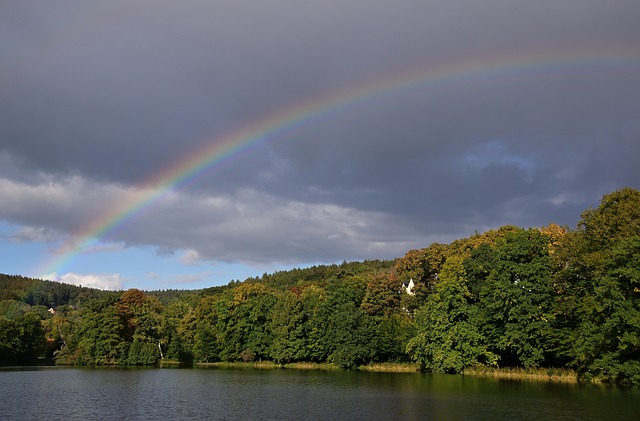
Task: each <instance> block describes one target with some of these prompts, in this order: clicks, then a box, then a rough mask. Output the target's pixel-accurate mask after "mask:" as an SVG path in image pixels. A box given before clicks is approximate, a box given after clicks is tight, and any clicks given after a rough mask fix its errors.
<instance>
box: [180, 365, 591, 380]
mask: <svg viewBox="0 0 640 421" xmlns="http://www.w3.org/2000/svg"><path fill="white" fill-rule="evenodd" d="M193 367H197V368H220V369H224V368H233V369H248V370H251V369H253V370H283V369H284V370H286V369H289V370H310V371H311V370H319V371H339V370H343V369H342V368H340V367H339V366H337V365H335V364H331V363H309V362H299V363H289V364H276V363H274V362H273V361H260V362H215V363H195V364H193ZM353 371H361V372H371V373H421V372H420V365H419V364H417V363H373V364H368V365H363V366H359V367H357V368H356V369H354V370H353ZM452 375H462V376H473V377H486V378H494V379H508V380H521V381H537V382H541V381H544V382H553V383H572V384H578V383H581V382H580V381H579V380H578V375H577V373H576V372H575V371H574V370H570V369H565V368H529V369H525V368H520V367H504V368H493V367H472V368H468V369H466V370H464V371H463V372H462V373H459V374H452ZM590 383H592V384H601V383H602V382H600V381H599V380H598V379H592V380H591V382H590Z"/></svg>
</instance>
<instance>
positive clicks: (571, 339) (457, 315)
mask: <svg viewBox="0 0 640 421" xmlns="http://www.w3.org/2000/svg"><path fill="white" fill-rule="evenodd" d="M410 279H413V281H414V283H415V287H414V290H413V292H414V294H413V295H409V294H407V293H406V292H404V291H403V290H402V284H403V282H406V281H409V280H410ZM39 358H53V359H54V360H55V361H56V363H58V364H79V365H82V364H87V365H107V364H108V365H111V364H129V365H154V364H158V363H159V362H160V361H161V360H163V359H169V360H172V361H175V360H177V361H180V362H181V363H183V364H192V363H194V362H206V363H211V362H216V363H218V362H220V363H227V362H258V361H265V360H266V361H271V362H273V363H275V364H278V365H288V364H307V363H314V364H324V363H333V364H335V365H337V366H340V367H343V368H348V369H352V368H357V367H360V366H363V365H371V364H380V363H382V364H387V363H396V364H405V363H407V362H408V361H411V360H413V361H415V362H417V363H419V364H420V366H421V368H422V369H423V370H428V371H432V372H441V373H459V372H463V371H465V370H467V372H468V371H469V370H476V371H478V370H479V371H482V370H487V369H490V368H491V367H495V366H497V365H498V364H499V365H500V367H503V368H504V367H507V368H509V369H510V370H514V372H519V370H525V371H527V372H528V371H531V370H533V371H534V372H536V370H540V368H539V367H544V368H545V369H548V370H551V371H553V370H556V369H563V370H565V369H568V368H571V369H572V370H575V371H572V372H575V373H577V375H578V376H579V377H580V378H581V379H584V380H589V379H593V378H596V379H598V380H600V381H605V382H611V383H617V384H625V385H640V192H638V191H637V190H634V189H622V190H619V191H616V192H613V193H611V194H608V195H606V196H604V197H603V198H602V201H601V203H600V205H599V206H598V207H596V208H594V209H587V210H586V211H584V212H583V213H582V215H581V219H580V222H579V223H578V225H577V227H576V229H575V230H571V229H568V228H566V227H560V226H558V225H555V224H549V225H548V226H546V227H541V228H530V229H523V228H518V227H515V226H504V227H501V228H498V229H495V230H489V231H487V232H484V233H475V234H473V235H471V236H470V237H468V238H461V239H458V240H456V241H453V242H452V243H450V244H437V243H434V244H431V245H429V246H428V247H425V248H422V249H418V250H410V251H408V252H407V253H406V254H405V256H403V257H401V258H399V259H396V260H393V261H391V260H370V261H364V262H343V263H341V264H334V265H319V266H313V267H310V268H305V269H293V270H289V271H280V272H276V273H273V274H264V275H262V276H261V277H255V278H249V279H247V280H245V281H243V282H240V281H235V280H233V281H231V282H229V284H228V285H225V286H218V287H211V288H206V289H202V290H197V291H182V290H167V291H151V292H145V291H140V290H136V289H131V290H128V291H119V292H107V291H99V290H94V289H90V288H83V287H76V286H73V285H66V284H60V283H56V282H50V281H43V280H38V279H30V278H25V277H21V276H17V275H0V363H3V364H16V363H31V362H34V361H35V360H37V359H39ZM567 372H569V371H567Z"/></svg>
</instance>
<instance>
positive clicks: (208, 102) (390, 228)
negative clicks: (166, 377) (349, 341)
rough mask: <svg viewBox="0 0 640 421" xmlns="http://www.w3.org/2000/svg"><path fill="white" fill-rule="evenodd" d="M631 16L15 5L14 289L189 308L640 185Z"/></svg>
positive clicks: (138, 3)
mask: <svg viewBox="0 0 640 421" xmlns="http://www.w3.org/2000/svg"><path fill="white" fill-rule="evenodd" d="M639 16H640V2H638V1H637V0H538V1H535V2H524V1H513V0H483V1H477V0H395V1H393V2H390V1H378V0H366V1H365V0H340V1H335V0H322V1H316V0H309V1H304V2H301V1H298V0H295V1H294V0H273V1H263V0H244V1H235V0H234V1H226V0H216V1H211V0H206V1H205V0H183V1H180V2H178V1H175V2H173V1H158V0H127V1H120V0H108V1H102V0H58V1H56V2H50V1H48V0H34V1H29V2H25V1H10V0H9V1H0V273H6V274H18V275H24V276H33V277H39V278H44V279H49V280H55V281H61V282H65V283H72V284H77V285H84V286H89V287H97V288H102V289H115V290H120V289H128V288H140V289H145V290H158V289H198V288H205V287H209V286H215V285H223V284H227V283H228V282H229V281H230V280H244V279H246V278H247V277H252V276H261V275H262V274H263V273H265V272H267V273H271V272H274V271H277V270H286V269H289V268H294V267H306V266H310V265H314V264H332V263H340V262H342V261H344V260H346V261H352V260H364V259H393V258H396V257H401V256H403V255H404V254H405V253H406V252H407V251H408V250H411V249H417V248H422V247H426V246H428V245H429V244H431V243H433V242H440V243H448V242H451V241H453V240H455V239H458V238H463V237H467V236H469V235H472V234H473V233H474V232H484V231H486V230H489V229H492V228H498V227H500V226H503V225H517V226H520V227H525V228H527V227H540V226H545V225H548V224H550V223H556V224H559V225H566V226H568V227H570V228H575V226H576V224H577V222H578V221H579V218H580V214H581V212H583V211H584V210H585V209H587V208H590V207H595V206H597V205H598V203H599V201H600V199H601V198H602V196H603V195H604V194H607V193H611V192H613V191H615V190H617V189H620V188H623V187H632V188H640V166H638V163H637V161H638V157H640V118H639V116H640V101H638V98H640V25H638V24H637V23H638V17H639Z"/></svg>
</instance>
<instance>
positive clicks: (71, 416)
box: [0, 367, 640, 421]
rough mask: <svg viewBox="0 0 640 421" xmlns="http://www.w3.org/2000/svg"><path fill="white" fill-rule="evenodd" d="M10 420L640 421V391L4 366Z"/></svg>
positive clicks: (464, 380) (466, 380) (383, 377)
mask: <svg viewBox="0 0 640 421" xmlns="http://www.w3.org/2000/svg"><path fill="white" fill-rule="evenodd" d="M0 418H1V419H7V420H13V419H16V420H44V419H47V420H58V419H67V420H93V419H108V420H146V419H158V420H160V419H162V420H187V419H189V420H191V419H207V420H367V421H369V420H476V419H482V420H638V419H640V391H639V390H638V389H630V390H627V389H618V388H606V387H600V386H593V385H591V386H589V385H587V386H577V385H563V384H550V383H533V382H513V381H503V380H493V379H483V378H474V377H463V376H435V375H422V374H418V373H407V374H397V373H359V372H343V371H335V372H333V371H330V372H324V371H297V370H265V371H259V370H227V369H122V368H108V369H84V368H83V369H80V368H60V367H40V368H27V369H25V368H21V369H18V368H3V369H0Z"/></svg>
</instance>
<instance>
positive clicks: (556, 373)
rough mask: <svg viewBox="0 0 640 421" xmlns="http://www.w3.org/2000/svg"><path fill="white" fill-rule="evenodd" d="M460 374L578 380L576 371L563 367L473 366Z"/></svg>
mask: <svg viewBox="0 0 640 421" xmlns="http://www.w3.org/2000/svg"><path fill="white" fill-rule="evenodd" d="M462 374H464V375H466V376H481V377H492V378H496V379H513V380H533V381H551V382H559V383H577V382H578V375H577V373H576V372H575V371H574V370H569V369H565V368H519V367H513V368H510V367H505V368H492V367H473V368H468V369H466V370H464V372H463V373H462Z"/></svg>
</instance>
